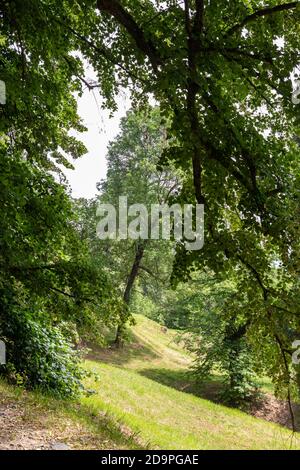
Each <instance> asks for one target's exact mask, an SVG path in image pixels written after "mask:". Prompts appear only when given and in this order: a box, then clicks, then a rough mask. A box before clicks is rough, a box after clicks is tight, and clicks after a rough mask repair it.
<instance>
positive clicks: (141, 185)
mask: <svg viewBox="0 0 300 470" xmlns="http://www.w3.org/2000/svg"><path fill="white" fill-rule="evenodd" d="M165 145H166V143H165V130H164V128H163V127H160V115H159V110H158V109H157V108H153V109H152V108H148V107H146V109H140V110H135V111H133V110H131V111H129V112H128V113H127V116H126V117H125V118H123V119H122V121H121V130H120V133H119V135H118V136H117V138H116V139H115V140H114V141H113V142H112V143H111V145H110V147H109V150H108V155H107V164H108V171H107V178H106V180H104V181H102V182H101V183H100V185H99V189H100V190H101V195H100V198H99V202H100V203H110V204H113V205H114V207H116V208H117V207H118V206H119V197H120V196H126V197H127V203H128V206H130V205H131V204H134V203H141V204H143V205H144V206H145V207H146V208H147V210H148V211H149V213H150V209H151V204H155V203H156V204H162V203H164V202H167V200H168V198H169V197H170V196H171V195H173V194H174V191H175V190H177V189H178V185H179V177H178V175H177V176H176V173H175V172H172V169H171V168H170V169H166V170H165V171H160V170H158V169H157V163H158V160H159V157H160V155H161V152H162V150H163V148H164V146H165ZM139 230H141V228H140V229H139ZM106 245H107V264H108V265H109V267H110V272H111V275H112V276H113V277H114V282H115V283H116V285H120V284H121V286H122V298H123V302H124V304H125V310H124V314H123V316H121V318H120V323H119V325H118V328H117V334H116V338H115V344H116V345H118V346H119V345H120V344H121V343H122V340H123V335H124V330H125V324H126V321H127V320H128V312H129V306H130V302H131V297H132V292H133V288H134V285H135V283H136V281H137V278H138V277H139V278H140V277H141V278H142V279H141V283H142V285H143V276H145V275H146V276H148V277H149V276H150V278H151V277H154V278H155V277H156V278H158V279H159V278H160V277H165V278H166V280H167V278H168V275H169V274H170V271H171V260H172V256H171V246H170V243H169V242H168V241H161V240H157V241H156V240H150V239H142V238H139V239H137V240H131V239H125V240H116V241H114V240H113V241H107V242H106ZM102 246H103V243H102ZM162 253H163V255H164V256H163V257H162ZM148 282H149V281H148Z"/></svg>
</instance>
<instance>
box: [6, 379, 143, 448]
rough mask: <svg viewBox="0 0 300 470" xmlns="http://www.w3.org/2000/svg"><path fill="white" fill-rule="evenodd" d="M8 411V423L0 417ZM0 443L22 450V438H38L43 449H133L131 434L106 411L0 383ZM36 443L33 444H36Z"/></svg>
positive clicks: (133, 443)
mask: <svg viewBox="0 0 300 470" xmlns="http://www.w3.org/2000/svg"><path fill="white" fill-rule="evenodd" d="M6 410H9V414H10V415H11V417H10V421H12V422H10V423H7V420H6V419H5V418H3V417H5V415H6ZM0 411H1V415H2V416H3V417H2V420H1V426H0V444H2V447H1V448H3V447H5V446H6V447H7V448H8V449H9V448H10V446H13V447H17V448H18V447H19V446H20V447H22V445H23V444H24V442H23V441H24V437H25V439H26V436H28V435H29V436H32V435H36V434H37V435H38V436H40V441H41V442H42V443H43V444H44V445H45V446H46V447H47V446H48V444H49V443H51V442H52V441H59V442H63V443H66V444H68V446H69V447H70V448H71V449H136V448H139V447H140V446H139V444H138V442H137V441H136V440H135V436H134V434H133V433H129V432H127V433H125V432H124V429H122V426H123V423H121V422H119V421H118V420H117V418H116V417H115V416H112V415H109V414H108V413H107V412H106V410H104V411H101V410H100V409H99V410H97V409H95V408H94V406H90V405H89V404H88V403H84V402H79V401H75V400H74V401H70V400H60V399H56V398H53V397H51V396H47V395H43V394H41V393H39V392H38V391H35V392H28V391H25V390H24V389H22V388H20V387H13V386H11V385H8V384H7V383H6V382H5V381H3V380H0ZM39 444H40V442H37V445H39Z"/></svg>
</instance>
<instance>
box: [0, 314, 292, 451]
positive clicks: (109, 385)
mask: <svg viewBox="0 0 300 470" xmlns="http://www.w3.org/2000/svg"><path fill="white" fill-rule="evenodd" d="M136 320H137V323H136V325H135V326H133V327H132V328H131V332H130V335H131V343H130V344H129V345H127V346H125V347H124V348H123V349H121V350H116V349H110V350H108V349H98V350H97V349H95V348H94V349H93V351H91V353H90V357H89V359H88V360H86V361H85V365H86V367H87V368H88V369H91V370H94V371H96V372H97V375H98V380H95V379H92V378H91V379H89V380H88V382H87V385H88V387H89V388H90V389H92V390H93V391H94V393H93V394H91V395H89V396H86V397H83V398H81V399H80V401H67V400H65V401H64V400H56V399H54V398H50V397H47V396H43V395H41V394H39V393H37V392H35V393H34V392H26V391H24V390H22V389H20V388H17V387H12V386H9V385H7V384H6V383H5V382H3V381H0V412H1V420H2V421H1V427H0V448H1V449H3V448H5V449H6V448H16V449H18V448H41V446H43V448H45V447H46V448H47V446H49V443H51V442H52V441H53V440H54V441H59V442H64V443H66V444H67V445H68V446H69V447H70V448H72V449H138V448H150V449H156V448H158V449H289V448H298V449H300V436H299V434H297V435H294V436H292V433H291V432H290V431H288V430H287V429H285V428H282V427H280V426H277V425H275V424H271V423H268V422H266V421H263V420H260V419H257V418H254V417H251V416H249V415H247V414H245V413H242V412H240V411H237V410H233V409H230V408H226V407H224V406H221V405H217V404H214V403H213V402H211V401H208V400H206V399H204V398H202V397H201V396H196V395H195V394H193V393H186V390H188V391H189V392H194V393H195V391H196V389H195V390H193V386H192V383H191V379H190V377H188V376H187V375H186V373H187V369H188V366H189V364H190V362H191V358H190V357H189V356H188V355H187V354H186V352H185V351H184V350H183V349H182V347H181V346H180V344H176V342H175V341H174V340H175V339H176V336H177V334H176V332H174V331H170V330H169V331H167V332H164V331H163V330H162V329H161V327H160V326H159V325H158V324H157V323H155V322H153V321H151V320H149V319H146V318H145V317H143V316H141V315H139V316H136ZM216 383H217V382H216ZM211 385H212V386H214V385H215V384H211ZM206 392H207V390H206V391H205V393H206ZM199 393H200V394H201V393H202V392H201V391H200V392H199Z"/></svg>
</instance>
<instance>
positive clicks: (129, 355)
mask: <svg viewBox="0 0 300 470" xmlns="http://www.w3.org/2000/svg"><path fill="white" fill-rule="evenodd" d="M87 346H88V348H90V349H91V351H90V352H89V353H88V354H87V356H86V358H87V359H91V360H95V361H102V362H104V363H107V364H113V365H119V366H120V365H123V364H126V363H127V362H130V361H131V360H132V359H139V360H145V362H147V361H149V360H151V359H157V358H158V357H159V355H158V354H157V353H156V352H155V351H153V349H152V348H151V347H148V346H146V345H145V344H141V343H140V341H139V339H138V337H137V336H136V335H135V334H134V333H132V332H130V338H129V341H128V343H126V344H124V345H123V346H122V347H120V348H116V347H115V345H111V346H110V347H107V346H106V347H104V348H102V347H99V346H95V345H94V344H87Z"/></svg>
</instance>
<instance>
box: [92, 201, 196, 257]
mask: <svg viewBox="0 0 300 470" xmlns="http://www.w3.org/2000/svg"><path fill="white" fill-rule="evenodd" d="M96 215H97V217H101V220H100V221H99V222H98V224H97V228H96V232H97V236H98V238H100V239H101V240H105V239H108V238H110V239H119V240H126V239H128V238H130V239H132V240H138V239H143V240H147V239H151V240H158V239H160V238H161V239H163V240H170V239H171V235H172V236H173V238H174V239H175V240H176V241H182V242H183V243H184V245H185V248H186V249H187V250H188V251H190V250H200V249H201V248H202V247H203V244H204V205H203V204H196V205H195V206H193V205H192V204H184V206H183V210H182V207H181V205H180V204H173V205H172V206H170V207H169V206H168V204H151V210H150V214H149V213H148V209H147V208H146V206H145V205H144V204H132V205H131V206H129V207H128V205H127V196H120V197H119V207H118V213H117V210H116V208H115V207H114V206H113V205H112V204H102V203H100V204H99V206H98V208H97V213H96Z"/></svg>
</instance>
